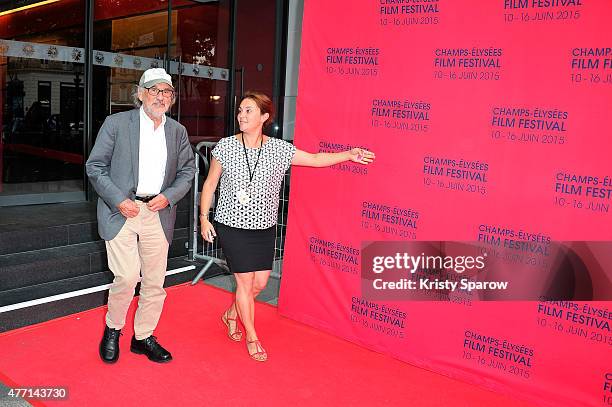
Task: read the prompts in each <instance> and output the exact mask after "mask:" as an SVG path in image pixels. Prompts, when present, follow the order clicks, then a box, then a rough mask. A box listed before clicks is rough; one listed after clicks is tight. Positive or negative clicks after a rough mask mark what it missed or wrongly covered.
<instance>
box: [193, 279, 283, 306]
mask: <svg viewBox="0 0 612 407" xmlns="http://www.w3.org/2000/svg"><path fill="white" fill-rule="evenodd" d="M204 283H205V284H208V285H211V286H213V287H217V288H221V289H224V290H225V291H229V292H235V291H236V280H235V279H234V276H233V275H223V276H217V277H212V278H209V279H206V280H204ZM279 289H280V280H278V279H276V278H273V277H270V279H269V280H268V285H267V286H266V289H265V290H263V291H262V292H261V293H260V294H259V296H258V297H257V301H261V302H266V303H268V304H271V305H274V306H276V305H278V292H279Z"/></svg>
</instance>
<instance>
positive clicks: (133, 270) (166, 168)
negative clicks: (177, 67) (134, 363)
mask: <svg viewBox="0 0 612 407" xmlns="http://www.w3.org/2000/svg"><path fill="white" fill-rule="evenodd" d="M174 101H175V92H174V87H173V86H172V78H171V77H170V75H168V74H167V73H166V71H165V70H164V69H162V68H154V69H149V70H147V71H145V72H144V73H143V74H142V77H141V78H140V82H139V85H138V88H137V93H136V94H135V98H134V102H135V104H136V106H137V109H134V110H131V111H128V112H122V113H117V114H113V115H111V116H108V117H107V118H106V120H105V122H104V124H103V125H102V128H100V132H99V133H98V137H97V139H96V143H95V145H94V147H93V149H92V151H91V155H90V156H89V159H88V160H87V163H86V165H85V167H86V169H87V175H88V176H89V179H90V181H91V183H92V184H93V186H94V188H95V189H96V192H97V193H98V195H99V196H100V199H98V231H99V233H100V236H101V237H102V239H104V240H105V241H106V252H107V255H108V266H109V268H110V270H111V271H112V272H113V274H114V276H115V278H114V280H113V284H112V286H111V288H110V290H109V294H108V312H107V314H106V327H105V329H104V335H103V337H102V342H101V343H100V357H101V358H102V360H103V361H104V362H107V363H114V362H116V361H117V359H118V358H119V336H120V334H121V329H122V328H123V326H124V325H125V316H126V313H127V310H128V307H129V305H130V302H131V301H132V298H133V296H134V289H135V287H136V284H137V283H138V279H139V277H140V274H141V273H142V282H141V285H140V299H139V301H138V309H137V310H136V316H135V318H134V336H133V337H132V342H131V346H130V350H131V351H132V352H134V353H138V354H144V355H146V356H147V357H148V358H149V359H150V360H152V361H154V362H169V361H170V360H172V356H171V354H170V352H168V351H167V350H166V349H164V348H163V347H162V346H161V345H160V344H159V343H158V342H157V339H156V338H155V337H154V336H153V331H154V330H155V327H156V326H157V322H158V321H159V317H160V315H161V311H162V307H163V303H164V299H165V297H166V292H165V290H164V288H163V284H164V278H165V274H166V265H167V260H168V246H169V245H170V243H171V242H172V233H173V229H174V221H175V219H176V204H177V203H178V201H179V200H180V199H181V198H182V197H183V196H185V194H186V193H187V192H188V191H189V188H190V186H191V181H192V179H193V176H194V174H195V165H194V159H193V153H192V150H191V146H190V144H189V139H188V138H187V131H186V130H185V127H183V126H182V125H181V124H179V123H178V122H176V121H175V120H172V119H171V118H167V117H166V115H165V113H166V112H167V111H168V110H169V109H170V107H171V106H172V104H173V103H174Z"/></svg>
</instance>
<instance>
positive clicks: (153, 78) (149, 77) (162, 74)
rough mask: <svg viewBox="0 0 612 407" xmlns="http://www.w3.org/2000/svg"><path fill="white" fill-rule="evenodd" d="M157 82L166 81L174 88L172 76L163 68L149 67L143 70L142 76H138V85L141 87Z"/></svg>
mask: <svg viewBox="0 0 612 407" xmlns="http://www.w3.org/2000/svg"><path fill="white" fill-rule="evenodd" d="M158 83H167V84H168V85H170V86H172V88H173V89H174V86H173V85H172V78H171V77H170V75H168V74H167V73H166V70H165V69H164V68H151V69H147V70H146V71H144V72H143V74H142V76H141V77H140V82H139V83H138V86H140V87H143V88H150V87H151V86H153V85H157V84H158Z"/></svg>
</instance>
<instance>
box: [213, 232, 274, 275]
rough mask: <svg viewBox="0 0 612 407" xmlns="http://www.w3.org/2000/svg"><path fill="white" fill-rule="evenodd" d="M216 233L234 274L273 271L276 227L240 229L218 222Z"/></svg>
mask: <svg viewBox="0 0 612 407" xmlns="http://www.w3.org/2000/svg"><path fill="white" fill-rule="evenodd" d="M215 231H216V232H217V239H219V245H220V246H221V249H222V250H223V253H224V254H225V259H226V260H227V264H228V266H229V269H230V271H231V272H232V273H248V272H251V271H260V270H272V262H273V261H274V241H275V236H276V226H272V227H271V228H268V229H240V228H233V227H231V226H227V225H224V224H223V223H219V222H217V224H216V227H215Z"/></svg>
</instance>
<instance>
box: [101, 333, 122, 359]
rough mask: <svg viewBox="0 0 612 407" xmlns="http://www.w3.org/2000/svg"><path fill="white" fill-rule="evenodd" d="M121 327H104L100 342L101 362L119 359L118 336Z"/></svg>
mask: <svg viewBox="0 0 612 407" xmlns="http://www.w3.org/2000/svg"><path fill="white" fill-rule="evenodd" d="M120 335H121V329H112V328H109V327H108V326H106V327H104V336H102V342H100V357H101V358H102V361H103V362H106V363H115V362H116V361H117V359H119V336H120Z"/></svg>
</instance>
